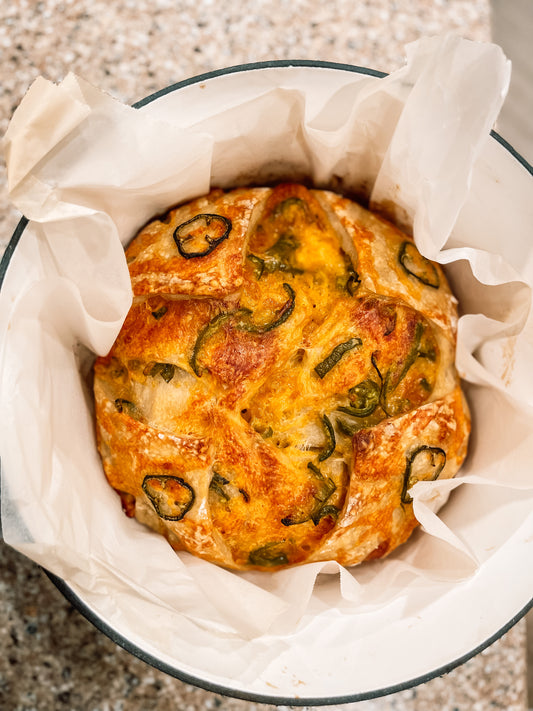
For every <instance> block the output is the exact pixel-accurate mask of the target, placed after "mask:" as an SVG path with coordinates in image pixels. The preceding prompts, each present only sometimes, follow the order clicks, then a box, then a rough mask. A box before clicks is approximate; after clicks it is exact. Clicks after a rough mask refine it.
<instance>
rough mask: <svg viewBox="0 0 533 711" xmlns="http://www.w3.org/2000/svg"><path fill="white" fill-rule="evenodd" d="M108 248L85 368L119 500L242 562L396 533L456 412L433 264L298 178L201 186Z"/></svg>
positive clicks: (451, 335)
mask: <svg viewBox="0 0 533 711" xmlns="http://www.w3.org/2000/svg"><path fill="white" fill-rule="evenodd" d="M126 256H127V260H128V264H129V270H130V275H131V283H132V288H133V294H134V299H133V305H132V307H131V310H130V312H129V314H128V316H127V318H126V320H125V323H124V325H123V328H122V330H121V331H120V334H119V336H118V338H117V340H116V342H115V344H114V346H113V348H112V349H111V352H110V353H109V354H108V355H107V356H106V357H105V358H99V359H98V360H97V361H96V364H95V381H94V390H95V400H96V418H97V435H98V446H99V451H100V454H101V457H102V460H103V465H104V470H105V474H106V476H107V478H108V480H109V483H110V484H111V486H112V487H113V488H114V489H115V490H116V491H117V492H119V494H120V496H121V498H122V504H123V508H124V510H125V512H126V513H127V514H128V515H129V516H132V517H133V516H135V517H136V518H137V519H138V520H139V521H140V522H142V523H144V524H147V525H148V526H150V527H151V528H153V529H155V530H156V531H158V532H159V533H161V534H163V535H164V536H166V538H167V539H168V541H169V542H170V544H171V545H172V547H173V548H174V549H176V550H185V551H189V552H190V553H192V554H194V555H197V556H200V557H202V558H204V559H206V560H208V561H212V562H214V563H217V564H220V565H223V566H226V567H228V568H233V569H240V570H246V569H259V570H275V569H278V568H283V567H286V566H290V565H296V564H302V563H306V562H311V561H322V560H336V561H338V562H339V563H341V564H343V565H347V566H350V565H355V564H357V563H360V562H362V561H365V560H369V559H372V558H378V557H382V556H384V555H386V554H388V553H390V552H391V551H392V550H394V549H395V548H396V547H397V546H398V545H400V544H401V543H403V542H404V541H406V540H407V538H408V537H409V536H410V534H411V532H412V531H413V529H414V528H415V527H416V525H417V521H416V519H415V517H414V515H413V511H412V508H413V507H412V499H411V496H410V493H409V490H410V488H411V486H412V485H413V484H414V483H415V482H417V481H419V480H433V479H436V478H437V477H439V478H449V477H452V476H454V475H455V473H456V472H457V470H458V469H459V467H460V465H461V463H462V461H463V459H464V457H465V455H466V449H467V441H468V434H469V429H470V420H469V415H468V409H467V406H466V403H465V400H464V398H463V395H462V392H461V389H460V383H459V379H458V376H457V373H456V370H455V367H454V356H455V338H456V320H457V314H456V301H455V299H454V297H453V295H452V293H451V291H450V288H449V285H448V283H447V281H446V278H445V276H444V273H443V271H442V269H441V268H440V266H439V265H438V264H435V263H433V262H430V261H428V260H427V259H425V258H424V257H422V256H421V255H420V253H419V252H418V250H417V249H416V247H415V245H414V242H413V240H412V239H411V238H410V237H408V236H406V235H405V234H404V233H402V232H401V231H400V230H398V229H397V228H396V227H394V226H393V225H392V224H390V223H389V222H386V221H384V220H383V219H381V218H380V217H378V216H377V215H375V214H373V213H371V212H369V211H367V210H366V209H364V208H363V207H361V206H360V205H358V204H356V203H354V202H352V201H350V200H348V199H346V198H344V197H341V196H340V195H337V194H334V193H332V192H328V191H320V190H308V189H306V188H305V187H303V186H301V185H297V184H284V185H279V186H277V187H275V188H240V189H236V190H231V191H227V192H224V191H222V190H213V191H212V192H211V193H209V195H207V196H205V197H202V198H199V199H197V200H194V201H193V202H190V203H188V204H186V205H182V206H180V207H177V208H174V209H172V210H170V211H169V212H168V213H167V214H166V215H163V216H160V217H158V218H156V219H154V220H153V221H152V222H150V223H149V224H148V225H147V226H146V227H145V228H144V229H143V230H142V231H141V232H140V233H139V234H138V235H137V237H135V239H134V240H133V241H132V243H131V244H130V246H129V247H128V249H127V251H126Z"/></svg>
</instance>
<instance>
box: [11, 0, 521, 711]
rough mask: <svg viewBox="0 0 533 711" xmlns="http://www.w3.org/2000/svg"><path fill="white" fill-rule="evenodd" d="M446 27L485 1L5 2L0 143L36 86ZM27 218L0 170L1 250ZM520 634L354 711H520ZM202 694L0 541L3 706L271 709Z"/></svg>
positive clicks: (173, 72)
mask: <svg viewBox="0 0 533 711" xmlns="http://www.w3.org/2000/svg"><path fill="white" fill-rule="evenodd" d="M446 30H452V31H455V32H457V33H458V34H461V35H462V36H465V37H468V38H471V39H476V40H480V41H486V40H489V39H490V13H489V3H488V0H436V1H431V2H430V1H429V0H428V1H427V2H426V1H424V0H398V1H396V2H389V1H386V0H366V1H364V2H353V0H331V1H330V2H328V3H323V2H318V0H269V1H267V0H255V1H251V0H249V1H248V2H243V1H242V0H226V1H225V2H224V3H216V2H215V1H214V0H186V1H183V2H175V1H171V0H116V1H115V2H104V1H103V0H94V1H93V2H90V3H89V2H86V1H85V0H84V1H81V2H80V1H76V0H63V1H61V2H60V1H59V0H43V1H42V2H35V1H34V0H16V1H10V0H3V1H2V3H0V134H3V133H4V131H5V129H6V127H7V124H8V121H9V118H10V116H11V115H12V112H13V111H14V109H15V108H16V106H17V105H18V103H19V102H20V100H21V98H22V96H23V95H24V92H25V91H26V89H27V88H28V86H29V85H30V84H31V82H32V81H33V80H34V79H35V78H36V77H37V76H39V75H42V76H44V77H46V78H48V79H51V80H53V81H59V80H61V79H62V78H63V77H64V76H65V75H66V74H67V72H69V71H73V72H75V73H77V74H79V75H81V76H83V77H84V78H86V79H87V80H89V81H90V82H92V83H93V84H95V85H96V86H98V87H100V88H102V89H105V90H107V91H108V92H109V93H111V94H112V95H113V96H115V97H117V98H119V99H120V100H122V101H125V102H127V103H132V102H134V101H136V100H138V99H140V98H142V97H143V96H146V95H148V94H150V93H152V92H154V91H156V90H157V89H160V88H162V87H164V86H167V85H169V84H172V83H174V82H176V81H179V80H181V79H185V78H187V77H190V76H194V75H197V74H199V73H202V72H205V71H209V70H212V69H216V68H220V67H224V66H230V65H234V64H240V63H244V62H253V61H261V60H266V59H289V58H290V59H320V60H329V61H337V62H343V63H350V64H356V65H361V66H369V67H373V68H375V69H379V70H382V71H385V72H390V71H392V70H394V69H396V68H397V67H399V66H400V65H401V64H402V63H403V56H404V53H403V47H404V45H405V43H407V42H409V41H412V40H414V39H416V38H418V37H420V36H422V35H431V34H436V33H439V32H443V31H446ZM19 218H20V215H19V214H18V213H17V211H16V210H15V209H14V208H13V207H12V206H10V204H9V201H8V199H7V194H6V177H5V167H4V164H3V163H2V164H1V165H0V252H1V251H2V249H3V247H5V245H6V244H7V242H8V241H9V238H10V236H11V234H12V232H13V229H14V228H15V226H16V224H17V222H18V219H19ZM525 637H526V627H525V623H524V622H523V621H522V622H520V623H518V624H517V625H516V626H515V627H513V628H512V629H511V630H510V631H509V632H508V633H507V634H505V635H504V636H503V637H502V638H501V639H500V640H498V641H497V642H495V643H494V644H493V645H491V646H490V647H488V648H487V649H486V650H485V651H483V652H482V653H481V654H479V655H477V656H476V657H474V658H473V659H471V660H470V661H468V662H467V663H465V664H463V665H462V666H460V667H457V668H456V669H455V670H453V671H451V672H450V673H449V674H448V675H446V676H444V677H441V678H436V679H433V680H432V681H430V682H428V683H426V684H423V685H420V686H418V687H416V688H414V689H410V690H407V691H403V692H400V693H397V694H393V695H390V696H387V697H382V698H380V699H375V700H369V701H363V702H360V703H356V704H351V705H345V706H342V707H333V708H342V709H345V710H346V711H347V710H348V709H358V710H360V711H386V710H387V711H388V710H389V709H390V710H392V709H397V710H405V711H413V710H418V711H426V709H427V710H429V709H431V710H433V709H436V708H438V709H441V711H459V710H460V711H466V710H467V709H468V710H469V711H485V709H491V708H501V709H507V710H508V711H524V710H525V709H526V707H527V699H526V640H525ZM266 708H268V707H267V706H264V705H261V704H256V703H252V702H247V701H241V700H237V699H231V698H227V697H223V696H219V695H217V694H214V693H211V692H207V691H203V690H202V689H198V688H195V687H191V686H189V685H187V684H184V683H182V682H180V681H179V680H177V679H174V678H172V677H170V676H167V675H165V674H163V673H162V672H159V671H157V670H155V669H153V668H151V667H150V666H148V665H147V664H145V663H144V662H142V661H140V660H138V659H136V658H135V657H133V656H131V655H130V654H128V653H127V652H125V651H124V650H122V649H121V648H119V647H117V646H116V645H115V644H114V643H113V642H111V641H110V640H109V639H108V638H107V637H105V636H104V635H103V634H102V633H100V632H99V631H98V630H96V629H95V628H94V627H93V626H92V625H91V624H90V623H89V622H87V621H86V620H85V619H84V618H83V617H82V616H81V615H80V614H79V612H77V611H76V610H75V609H73V608H72V607H71V605H70V604H69V603H68V602H67V601H66V600H65V599H64V598H63V596H62V595H61V593H60V592H59V591H58V590H57V589H56V588H55V586H54V585H53V584H52V583H51V582H50V580H49V579H48V577H47V576H46V575H45V574H44V573H43V572H42V570H41V569H40V568H39V567H37V566H36V565H35V564H34V563H32V562H30V561H28V560H27V559H25V558H24V557H22V556H21V555H20V554H19V553H17V552H15V551H13V550H12V549H11V548H9V547H8V546H6V545H4V544H3V543H0V709H1V710H2V711H4V710H5V711H56V710H57V711H63V710H65V711H66V710H67V709H73V710H79V711H85V710H87V711H138V710H139V711H141V710H142V711H150V710H151V709H180V711H196V710H200V709H221V711H237V710H238V709H242V710H245V709H246V710H248V711H252V709H266Z"/></svg>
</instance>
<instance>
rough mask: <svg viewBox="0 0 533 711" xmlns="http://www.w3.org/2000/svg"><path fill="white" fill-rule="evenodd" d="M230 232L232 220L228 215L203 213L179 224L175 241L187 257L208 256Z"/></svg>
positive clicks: (179, 249) (179, 250)
mask: <svg viewBox="0 0 533 711" xmlns="http://www.w3.org/2000/svg"><path fill="white" fill-rule="evenodd" d="M230 232H231V220H228V218H227V217H224V216H223V215H213V214H210V213H202V214H200V215H196V216H195V217H193V218H191V219H190V220H187V222H182V224H181V225H178V227H176V229H175V230H174V241H175V242H176V246H177V248H178V252H179V253H180V254H181V256H182V257H185V259H193V258H194V257H206V256H207V255H208V254H211V252H212V251H213V250H214V249H216V247H218V245H219V244H220V243H221V242H223V241H224V240H225V239H226V238H227V237H228V235H229V233H230Z"/></svg>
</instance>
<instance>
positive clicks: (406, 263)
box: [398, 241, 440, 289]
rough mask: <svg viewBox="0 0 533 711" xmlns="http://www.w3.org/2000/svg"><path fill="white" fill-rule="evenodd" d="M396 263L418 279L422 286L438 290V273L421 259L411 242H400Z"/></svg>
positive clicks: (433, 266)
mask: <svg viewBox="0 0 533 711" xmlns="http://www.w3.org/2000/svg"><path fill="white" fill-rule="evenodd" d="M398 261H399V262H400V264H401V265H402V267H403V268H404V271H406V272H407V274H410V275H411V276H413V277H414V278H415V279H418V281H421V282H422V284H425V285H426V286H431V287H432V288H433V289H438V288H439V286H440V279H439V273H438V271H437V269H436V267H435V265H434V264H433V263H432V262H430V261H429V259H426V258H425V257H423V256H422V255H421V254H420V252H419V251H418V249H417V248H416V245H414V244H413V243H412V242H407V241H406V242H402V245H401V247H400V253H399V255H398Z"/></svg>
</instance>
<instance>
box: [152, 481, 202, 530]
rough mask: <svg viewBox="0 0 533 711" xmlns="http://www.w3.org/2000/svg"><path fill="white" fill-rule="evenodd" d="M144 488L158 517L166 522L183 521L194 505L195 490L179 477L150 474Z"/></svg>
mask: <svg viewBox="0 0 533 711" xmlns="http://www.w3.org/2000/svg"><path fill="white" fill-rule="evenodd" d="M142 488H143V491H144V493H145V494H146V496H147V497H148V498H149V499H150V502H151V503H152V506H153V507H154V509H155V511H156V513H157V515H158V516H159V517H160V518H163V519H165V521H181V519H182V518H183V517H184V516H185V514H186V513H187V511H189V510H190V509H191V507H192V505H193V503H194V499H195V494H194V489H193V488H192V486H191V485H190V484H187V482H186V481H184V480H183V479H182V478H181V477H179V476H170V475H167V474H163V475H159V474H148V475H147V476H145V477H144V479H143V483H142Z"/></svg>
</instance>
